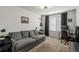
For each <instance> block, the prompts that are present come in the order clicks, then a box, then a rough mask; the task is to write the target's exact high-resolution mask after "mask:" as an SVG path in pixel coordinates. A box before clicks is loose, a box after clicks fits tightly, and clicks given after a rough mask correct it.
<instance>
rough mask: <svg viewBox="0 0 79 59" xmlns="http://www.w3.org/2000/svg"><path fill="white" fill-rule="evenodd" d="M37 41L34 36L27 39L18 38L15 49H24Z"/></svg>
mask: <svg viewBox="0 0 79 59" xmlns="http://www.w3.org/2000/svg"><path fill="white" fill-rule="evenodd" d="M34 42H36V39H33V38H26V39H22V40H18V41H16V42H15V43H16V46H15V50H19V49H22V48H24V47H26V46H27V45H29V44H31V43H34Z"/></svg>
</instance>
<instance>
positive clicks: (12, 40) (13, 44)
mask: <svg viewBox="0 0 79 59" xmlns="http://www.w3.org/2000/svg"><path fill="white" fill-rule="evenodd" d="M11 44H12V52H14V51H15V45H16V43H15V40H14V39H13V38H11Z"/></svg>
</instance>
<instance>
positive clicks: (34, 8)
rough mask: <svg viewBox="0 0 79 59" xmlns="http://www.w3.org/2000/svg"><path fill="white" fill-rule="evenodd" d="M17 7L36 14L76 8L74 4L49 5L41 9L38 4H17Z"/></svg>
mask: <svg viewBox="0 0 79 59" xmlns="http://www.w3.org/2000/svg"><path fill="white" fill-rule="evenodd" d="M18 7H20V8H23V9H25V10H29V11H32V12H35V13H38V14H53V13H58V12H63V11H67V10H71V9H75V8H76V6H51V8H50V9H42V8H40V6H18Z"/></svg>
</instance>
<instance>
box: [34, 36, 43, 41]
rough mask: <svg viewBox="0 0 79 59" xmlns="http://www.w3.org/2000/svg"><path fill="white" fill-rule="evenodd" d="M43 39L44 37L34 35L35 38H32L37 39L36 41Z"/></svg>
mask: <svg viewBox="0 0 79 59" xmlns="http://www.w3.org/2000/svg"><path fill="white" fill-rule="evenodd" d="M43 37H45V35H36V36H34V37H33V38H34V39H37V40H40V39H42V38H43Z"/></svg>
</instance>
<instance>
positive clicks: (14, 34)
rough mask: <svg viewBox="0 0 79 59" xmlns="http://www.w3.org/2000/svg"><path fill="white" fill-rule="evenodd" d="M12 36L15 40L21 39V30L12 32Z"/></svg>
mask: <svg viewBox="0 0 79 59" xmlns="http://www.w3.org/2000/svg"><path fill="white" fill-rule="evenodd" d="M10 37H11V38H13V39H14V40H20V39H22V36H21V32H12V33H10Z"/></svg>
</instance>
